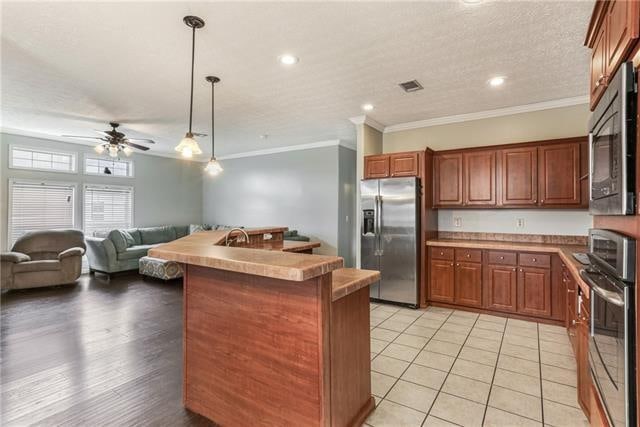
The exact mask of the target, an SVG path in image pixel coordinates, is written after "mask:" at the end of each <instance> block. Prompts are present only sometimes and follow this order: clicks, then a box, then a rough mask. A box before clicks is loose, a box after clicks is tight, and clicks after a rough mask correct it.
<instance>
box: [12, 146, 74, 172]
mask: <svg viewBox="0 0 640 427" xmlns="http://www.w3.org/2000/svg"><path fill="white" fill-rule="evenodd" d="M9 158H10V167H12V168H17V169H35V170H44V171H51V172H75V171H76V155H75V153H60V152H56V151H47V150H40V149H35V148H20V147H13V146H12V147H11V155H10V156H9Z"/></svg>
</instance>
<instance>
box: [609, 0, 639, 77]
mask: <svg viewBox="0 0 640 427" xmlns="http://www.w3.org/2000/svg"><path fill="white" fill-rule="evenodd" d="M608 3H609V8H608V11H607V17H606V27H605V28H606V31H607V43H606V44H607V64H606V68H607V74H608V75H609V76H611V75H613V73H615V71H616V69H617V67H618V65H620V64H621V63H622V61H623V60H624V59H625V56H626V55H627V54H628V53H629V51H630V50H631V47H632V45H633V43H634V42H635V40H636V39H637V38H638V25H639V24H640V23H639V22H638V15H639V13H640V7H639V5H638V2H637V1H624V0H610V1H609V2H608Z"/></svg>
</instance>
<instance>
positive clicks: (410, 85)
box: [400, 80, 423, 92]
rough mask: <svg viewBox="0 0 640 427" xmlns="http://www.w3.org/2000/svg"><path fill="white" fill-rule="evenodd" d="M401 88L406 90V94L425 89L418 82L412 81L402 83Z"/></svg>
mask: <svg viewBox="0 0 640 427" xmlns="http://www.w3.org/2000/svg"><path fill="white" fill-rule="evenodd" d="M400 87H401V88H402V89H404V91H405V92H415V91H417V90H422V89H423V87H422V85H421V84H420V83H418V81H417V80H411V81H410V82H404V83H400Z"/></svg>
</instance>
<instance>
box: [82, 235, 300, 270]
mask: <svg viewBox="0 0 640 427" xmlns="http://www.w3.org/2000/svg"><path fill="white" fill-rule="evenodd" d="M229 228H233V227H231V226H226V225H213V226H210V225H205V224H202V225H193V224H192V225H165V226H161V227H147V228H131V229H127V230H111V231H110V232H108V233H104V235H101V236H87V237H86V243H87V258H88V259H89V271H90V273H94V272H96V271H97V272H99V273H105V274H113V273H118V272H121V271H130V270H138V267H139V261H140V258H142V257H143V256H146V255H147V252H148V251H149V249H151V248H153V247H155V246H158V245H159V244H161V243H167V242H170V241H172V240H175V239H179V238H181V237H184V236H186V235H188V234H190V233H194V232H198V231H202V230H225V229H229ZM284 239H285V240H297V241H305V242H308V241H309V238H308V237H306V236H302V235H300V234H298V231H297V230H290V231H285V233H284Z"/></svg>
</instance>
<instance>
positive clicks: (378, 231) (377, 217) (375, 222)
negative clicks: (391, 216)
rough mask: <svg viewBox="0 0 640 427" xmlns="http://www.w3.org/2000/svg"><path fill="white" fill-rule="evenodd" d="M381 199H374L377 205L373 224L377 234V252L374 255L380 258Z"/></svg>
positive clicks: (377, 197) (374, 231)
mask: <svg viewBox="0 0 640 427" xmlns="http://www.w3.org/2000/svg"><path fill="white" fill-rule="evenodd" d="M379 198H380V196H376V197H375V198H374V203H375V211H374V215H375V217H374V218H373V223H374V228H373V233H374V234H375V242H376V243H375V250H374V255H375V256H378V255H380V245H379V238H380V224H379V223H378V222H379V221H380V206H379V204H378V199H379Z"/></svg>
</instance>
